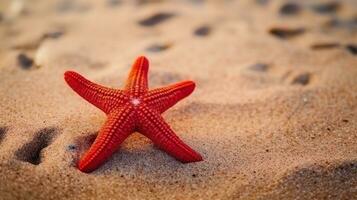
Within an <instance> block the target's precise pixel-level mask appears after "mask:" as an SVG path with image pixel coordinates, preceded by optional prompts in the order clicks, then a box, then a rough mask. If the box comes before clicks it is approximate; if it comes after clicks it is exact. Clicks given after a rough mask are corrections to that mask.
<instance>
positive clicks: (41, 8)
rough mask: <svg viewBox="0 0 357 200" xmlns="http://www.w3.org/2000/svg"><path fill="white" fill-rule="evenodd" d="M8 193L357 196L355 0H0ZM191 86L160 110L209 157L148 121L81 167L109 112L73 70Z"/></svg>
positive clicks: (1, 155)
mask: <svg viewBox="0 0 357 200" xmlns="http://www.w3.org/2000/svg"><path fill="white" fill-rule="evenodd" d="M0 41H1V42H0V113H1V115H0V199H354V198H355V199H356V198H357V117H356V116H357V2H356V1H355V0H345V1H313V0H310V1H308V0H304V1H297V0H296V1H277V0H274V1H273V0H270V1H269V0H249V1H248V0H244V1H243V0H242V1H238V0H237V1H233V0H225V1H223V0H222V1H218V0H217V1H204V0H191V1H189V0H186V1H179V0H177V1H164V0H161V1H160V0H156V1H155V0H151V1H150V0H137V1H129V0H128V1H125V0H108V1H99V0H98V1H94V0H92V1H85V0H82V1H79V0H58V1H54V0H53V1H52V0H51V1H45V0H28V1H24V0H14V1H7V0H1V1H0ZM138 55H146V56H147V57H148V58H149V60H150V71H149V87H151V88H155V87H159V86H163V85H167V84H169V83H173V82H176V81H180V80H184V79H193V80H195V81H196V82H197V88H196V90H195V92H194V93H193V94H192V95H191V96H189V97H188V98H186V99H185V100H184V101H182V102H180V103H179V104H177V105H176V106H175V107H174V108H172V109H170V110H168V111H167V112H166V113H164V118H165V119H166V120H167V122H168V123H169V124H170V125H171V126H172V128H173V129H174V130H175V131H176V132H177V134H178V135H179V136H180V137H181V138H182V139H183V140H184V141H185V142H186V143H187V144H189V145H190V146H192V148H194V149H195V150H197V151H198V152H200V153H201V154H202V155H203V157H204V161H202V162H198V163H191V164H182V163H179V162H177V161H176V160H174V159H173V158H171V157H170V156H168V155H166V154H165V153H164V152H161V151H160V150H158V149H156V148H155V147H154V146H153V145H152V143H151V142H150V141H149V140H148V139H146V138H145V137H144V136H142V135H140V134H137V133H135V134H133V135H132V136H131V137H129V138H128V139H127V140H126V141H125V142H124V144H123V145H122V148H121V149H120V150H119V151H118V153H116V154H115V155H114V156H113V157H112V158H111V159H110V160H109V161H108V162H107V163H106V164H105V165H103V166H102V167H101V168H100V169H98V170H96V171H95V172H94V173H91V174H84V173H81V172H80V171H79V170H77V169H76V168H75V163H76V160H77V159H78V155H79V154H80V153H81V152H83V151H84V150H85V149H86V148H88V146H89V145H90V141H91V139H93V137H95V134H96V133H97V131H98V130H99V128H100V127H101V125H102V123H103V122H104V120H105V115H104V114H103V113H101V111H100V110H99V109H97V108H95V107H94V106H92V105H90V104H89V103H87V102H86V101H84V100H83V99H81V98H80V97H79V96H78V95H76V94H75V93H74V92H73V91H71V89H70V88H69V87H68V86H67V85H66V84H65V82H64V80H63V73H64V71H65V70H68V69H71V70H75V71H77V72H79V73H81V74H82V75H84V76H85V77H87V78H89V79H90V80H92V81H94V82H97V83H100V84H103V85H107V86H112V87H117V88H119V87H123V84H124V81H125V78H126V76H127V74H128V72H129V69H130V65H131V63H132V62H133V61H134V59H135V58H136V57H137V56H138Z"/></svg>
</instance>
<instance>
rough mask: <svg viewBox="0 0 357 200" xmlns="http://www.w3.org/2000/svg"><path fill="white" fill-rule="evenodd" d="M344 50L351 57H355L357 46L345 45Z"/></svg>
mask: <svg viewBox="0 0 357 200" xmlns="http://www.w3.org/2000/svg"><path fill="white" fill-rule="evenodd" d="M346 49H347V50H348V51H349V52H350V53H351V54H353V55H357V45H356V44H347V45H346Z"/></svg>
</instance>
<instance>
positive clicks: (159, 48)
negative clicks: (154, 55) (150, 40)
mask: <svg viewBox="0 0 357 200" xmlns="http://www.w3.org/2000/svg"><path fill="white" fill-rule="evenodd" d="M170 47H171V44H169V43H167V44H152V45H151V46H149V47H148V48H146V50H147V51H150V52H160V51H164V50H167V49H169V48H170Z"/></svg>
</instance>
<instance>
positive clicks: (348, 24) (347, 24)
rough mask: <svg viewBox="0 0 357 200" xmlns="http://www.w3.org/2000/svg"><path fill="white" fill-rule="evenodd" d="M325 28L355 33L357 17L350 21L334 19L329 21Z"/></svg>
mask: <svg viewBox="0 0 357 200" xmlns="http://www.w3.org/2000/svg"><path fill="white" fill-rule="evenodd" d="M323 27H324V28H338V29H346V30H350V31H355V30H357V16H356V17H354V18H349V19H341V18H337V17H333V18H331V19H329V20H328V21H327V22H325V24H324V25H323Z"/></svg>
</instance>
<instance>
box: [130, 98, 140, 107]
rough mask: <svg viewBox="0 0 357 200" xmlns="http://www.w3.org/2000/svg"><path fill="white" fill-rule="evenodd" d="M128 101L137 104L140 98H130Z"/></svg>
mask: <svg viewBox="0 0 357 200" xmlns="http://www.w3.org/2000/svg"><path fill="white" fill-rule="evenodd" d="M130 103H131V104H133V105H134V106H137V105H139V104H140V99H138V98H132V99H131V100H130Z"/></svg>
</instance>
